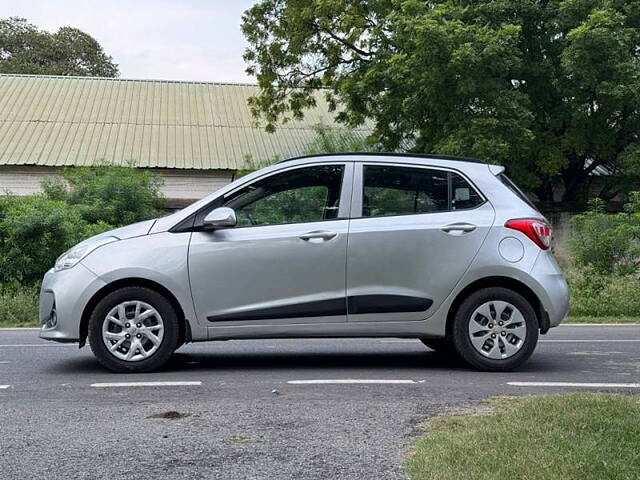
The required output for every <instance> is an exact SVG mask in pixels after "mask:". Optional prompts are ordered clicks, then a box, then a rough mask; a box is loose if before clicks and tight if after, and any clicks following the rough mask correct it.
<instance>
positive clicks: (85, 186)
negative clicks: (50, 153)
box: [43, 165, 164, 225]
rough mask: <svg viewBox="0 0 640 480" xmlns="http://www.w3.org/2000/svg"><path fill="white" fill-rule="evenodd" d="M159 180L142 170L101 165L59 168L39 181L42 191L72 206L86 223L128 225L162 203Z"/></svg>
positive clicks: (155, 211) (148, 215)
mask: <svg viewBox="0 0 640 480" xmlns="http://www.w3.org/2000/svg"><path fill="white" fill-rule="evenodd" d="M161 185H162V179H161V178H160V177H159V176H157V175H154V174H152V173H150V172H148V171H146V170H136V169H133V168H132V167H120V166H114V165H101V166H96V167H74V168H66V169H64V170H63V171H62V179H54V180H50V181H47V182H45V183H44V184H43V189H44V192H45V194H46V195H47V196H48V197H49V198H55V199H59V200H62V201H64V202H66V203H67V204H69V205H76V206H77V207H78V209H79V212H80V214H81V215H82V218H84V219H85V220H86V221H87V222H89V223H97V222H105V223H108V224H110V225H128V224H130V223H134V222H138V221H140V220H146V219H149V218H154V217H157V216H158V212H159V210H160V209H161V208H162V207H163V206H164V199H163V198H162V196H161V194H160V186H161Z"/></svg>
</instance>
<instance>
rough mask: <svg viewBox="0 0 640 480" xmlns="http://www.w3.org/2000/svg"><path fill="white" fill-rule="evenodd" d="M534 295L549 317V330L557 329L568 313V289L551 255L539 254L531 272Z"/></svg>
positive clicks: (546, 253)
mask: <svg viewBox="0 0 640 480" xmlns="http://www.w3.org/2000/svg"><path fill="white" fill-rule="evenodd" d="M531 277H532V278H533V279H534V280H535V282H536V283H537V285H536V286H535V290H536V291H535V293H536V295H537V296H538V298H539V299H540V302H541V303H542V308H543V309H544V311H545V312H546V313H547V315H548V317H549V325H548V327H549V328H552V327H557V326H558V325H560V323H562V321H563V320H564V319H565V318H566V317H567V314H568V313H569V287H568V285H567V281H566V280H565V278H564V275H563V273H562V270H561V269H560V267H559V266H558V263H557V262H556V259H555V258H554V257H553V255H552V254H551V253H548V252H541V253H540V255H538V258H537V259H536V262H535V264H534V266H533V269H532V270H531Z"/></svg>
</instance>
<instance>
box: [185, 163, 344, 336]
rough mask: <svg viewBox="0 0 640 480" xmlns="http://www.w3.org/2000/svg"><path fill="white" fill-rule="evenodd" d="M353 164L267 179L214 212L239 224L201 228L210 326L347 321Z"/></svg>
mask: <svg viewBox="0 0 640 480" xmlns="http://www.w3.org/2000/svg"><path fill="white" fill-rule="evenodd" d="M352 171H353V164H352V163H351V162H344V163H335V164H316V165H312V166H302V167H294V168H290V169H286V170H284V171H279V172H276V173H273V174H271V175H268V176H267V177H263V178H259V179H258V180H255V181H253V182H252V183H251V184H249V185H246V186H243V187H241V188H240V189H238V190H236V191H233V192H231V193H229V194H227V195H226V196H225V197H224V198H223V199H219V200H218V201H216V202H214V205H212V206H211V208H213V207H216V206H227V207H231V208H233V209H234V210H235V212H236V215H237V218H238V224H237V226H236V227H233V228H227V229H221V230H215V231H195V232H193V234H192V238H191V243H190V247H189V277H190V281H191V289H192V294H193V301H194V304H195V307H196V311H197V314H198V316H199V318H200V320H201V321H202V322H205V323H206V324H207V325H209V326H210V327H230V326H243V327H246V326H248V325H260V326H264V325H270V324H271V325H283V324H284V325H286V324H289V323H295V324H305V323H318V322H323V323H325V322H344V321H346V297H345V292H346V285H345V268H346V250H347V231H348V222H349V221H348V220H347V218H348V212H349V207H350V198H351V195H350V193H351V183H352Z"/></svg>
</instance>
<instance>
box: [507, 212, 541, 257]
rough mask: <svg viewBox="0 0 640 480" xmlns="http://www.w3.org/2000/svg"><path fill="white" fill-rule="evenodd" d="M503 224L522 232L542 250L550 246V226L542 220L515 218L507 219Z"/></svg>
mask: <svg viewBox="0 0 640 480" xmlns="http://www.w3.org/2000/svg"><path fill="white" fill-rule="evenodd" d="M504 226H505V227H507V228H513V229H514V230H518V231H520V232H522V233H524V234H525V235H526V236H527V237H529V238H530V239H531V240H532V241H533V243H535V244H536V245H538V246H539V247H540V248H541V249H542V250H548V249H549V247H550V246H551V227H550V226H549V224H548V223H547V222H545V221H544V220H540V219H539V218H516V219H513V220H508V221H507V223H505V224H504Z"/></svg>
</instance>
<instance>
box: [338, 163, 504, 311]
mask: <svg viewBox="0 0 640 480" xmlns="http://www.w3.org/2000/svg"><path fill="white" fill-rule="evenodd" d="M353 188H354V193H353V206H352V220H351V224H350V227H349V247H348V253H347V298H348V321H349V322H363V321H365V322H371V321H381V322H391V321H412V320H423V319H425V318H428V317H429V316H430V315H431V313H432V312H434V311H435V310H437V308H438V307H439V306H440V304H441V303H442V301H444V299H445V298H446V297H447V295H449V293H450V292H451V291H452V290H453V288H454V286H455V285H456V283H457V282H458V281H459V280H460V278H461V277H462V275H463V274H464V272H465V271H466V270H467V268H468V267H469V265H470V264H471V261H472V260H473V258H474V257H475V255H476V253H477V252H478V250H479V248H480V246H481V245H482V242H483V241H484V238H485V237H486V235H487V233H488V232H489V229H490V228H491V226H492V224H493V219H494V217H495V212H494V210H493V208H492V207H491V205H490V204H489V203H488V202H485V200H484V199H483V198H482V196H481V195H480V194H479V193H478V192H477V190H476V189H475V188H474V187H473V186H472V185H471V184H470V183H469V182H468V181H467V180H466V179H465V178H464V177H463V176H462V175H461V174H460V173H458V172H455V171H452V170H446V169H438V168H428V167H420V166H408V165H407V166H401V165H389V164H364V165H362V164H357V167H356V172H355V181H354V187H353Z"/></svg>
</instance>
